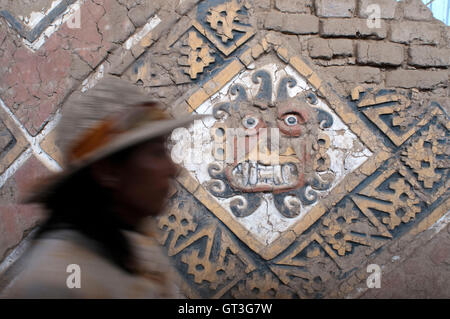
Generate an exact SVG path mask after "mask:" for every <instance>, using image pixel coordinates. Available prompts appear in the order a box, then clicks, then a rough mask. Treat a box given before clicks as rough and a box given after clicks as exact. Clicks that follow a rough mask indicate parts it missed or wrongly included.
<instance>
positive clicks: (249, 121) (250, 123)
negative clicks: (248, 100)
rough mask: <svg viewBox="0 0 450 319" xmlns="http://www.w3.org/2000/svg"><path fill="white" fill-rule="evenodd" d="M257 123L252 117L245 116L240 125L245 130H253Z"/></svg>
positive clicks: (257, 120) (256, 119)
mask: <svg viewBox="0 0 450 319" xmlns="http://www.w3.org/2000/svg"><path fill="white" fill-rule="evenodd" d="M258 123H259V119H258V118H256V117H254V116H246V117H244V119H243V120H242V125H244V127H245V128H247V129H252V128H255V127H256V126H257V125H258Z"/></svg>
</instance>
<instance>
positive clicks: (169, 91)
mask: <svg viewBox="0 0 450 319" xmlns="http://www.w3.org/2000/svg"><path fill="white" fill-rule="evenodd" d="M29 2H32V3H33V6H32V7H27V8H28V9H27V10H28V11H24V10H25V9H24V8H25V7H26V6H24V5H23V4H17V3H16V2H14V3H16V4H12V5H11V4H10V3H11V2H9V1H6V0H0V11H2V10H8V12H10V13H11V14H12V15H15V16H16V18H17V16H18V15H19V14H18V13H19V12H25V13H27V12H33V11H34V10H40V9H42V8H45V10H47V9H48V8H49V3H50V2H51V1H44V0H42V1H29ZM75 2H76V3H77V4H79V7H80V10H81V11H80V12H81V19H82V20H81V23H82V24H81V25H82V27H81V29H72V28H70V27H69V26H68V25H67V22H64V23H63V24H62V25H61V26H59V27H57V28H56V30H55V31H54V32H53V33H52V34H51V35H50V36H49V37H48V38H47V39H45V38H43V39H42V41H41V42H42V45H41V46H39V47H38V46H37V45H36V43H37V42H34V43H31V44H30V43H27V42H26V41H24V35H23V34H22V35H21V34H20V32H18V31H17V30H15V29H14V28H13V27H12V26H11V23H10V22H7V19H6V18H5V17H1V16H0V98H1V102H0V103H1V104H2V105H1V106H2V107H0V260H2V259H3V258H4V257H5V256H7V255H8V253H10V252H11V251H12V249H14V247H16V246H17V245H18V244H19V243H20V241H21V240H22V239H23V238H24V236H26V234H27V233H28V232H29V231H30V230H31V229H33V228H34V227H36V225H37V224H38V223H39V221H40V220H41V218H42V217H41V216H42V214H43V212H41V211H40V210H39V208H37V207H31V206H25V205H20V204H17V202H18V200H19V199H20V197H21V196H22V195H23V193H24V191H25V190H26V188H27V187H28V186H29V185H30V183H32V182H33V181H35V180H36V179H37V178H38V177H40V176H45V175H47V174H50V173H52V172H55V171H58V170H59V169H60V165H61V164H62V158H61V154H60V151H59V149H58V147H57V146H56V145H55V142H54V136H53V135H54V132H53V131H52V125H53V124H52V123H54V122H55V121H57V119H58V116H59V110H60V109H61V108H62V107H63V105H64V102H65V101H66V100H67V98H68V97H69V96H70V94H72V92H74V91H75V90H80V89H86V88H88V87H89V86H90V85H93V84H95V82H96V81H97V80H98V79H101V77H102V75H103V74H104V73H108V72H109V73H112V74H116V75H123V76H124V77H127V78H130V79H132V80H136V82H137V83H138V84H139V85H142V86H144V87H145V90H146V91H147V93H148V95H149V96H150V97H155V98H158V99H160V100H161V101H163V102H164V103H165V104H166V105H167V106H168V110H169V111H170V112H171V113H172V114H176V113H182V112H187V110H188V109H189V108H190V106H189V105H188V103H187V102H188V101H183V102H182V103H181V102H180V99H182V98H183V97H185V96H187V95H188V93H187V92H193V90H194V91H195V89H196V88H197V87H198V83H196V82H195V81H192V79H190V78H189V77H188V76H187V75H186V74H183V72H179V69H180V65H179V64H178V58H179V55H177V52H175V53H174V52H173V51H171V50H170V49H169V48H170V47H171V45H172V44H173V43H174V42H175V40H177V36H178V34H179V33H182V32H183V30H185V29H186V25H188V23H189V21H190V20H191V19H193V18H195V15H196V11H195V6H196V5H198V4H201V3H202V1H199V0H165V1H162V0H157V1H150V2H147V1H141V0H84V1H75ZM75 2H74V3H75ZM250 3H251V8H252V9H251V13H252V17H251V23H252V25H253V26H254V27H255V28H256V29H257V30H258V39H259V38H263V36H266V38H267V39H269V40H270V41H271V43H270V44H273V45H275V46H277V45H282V46H283V47H287V48H288V49H289V54H291V53H293V54H295V55H299V56H301V57H302V58H304V59H305V60H306V61H307V62H308V63H309V64H310V66H311V68H312V69H313V70H314V71H315V72H317V74H318V76H319V77H320V78H322V79H327V82H329V83H330V85H331V86H332V87H333V89H334V90H336V92H338V93H339V94H340V95H341V96H349V95H350V94H351V92H352V90H353V89H354V88H355V87H356V86H361V87H363V88H364V89H369V88H370V89H373V90H380V89H395V90H398V92H409V91H408V90H409V89H417V94H418V99H419V100H428V99H433V100H435V101H438V102H439V103H440V104H441V105H442V107H443V108H445V109H446V110H447V112H448V111H449V110H450V105H449V99H448V96H449V86H448V80H449V65H450V28H449V27H448V26H445V25H444V24H443V23H442V22H440V21H438V20H435V19H433V17H432V15H431V12H430V11H429V10H428V9H426V8H424V6H423V5H422V4H421V2H420V1H418V0H417V1H416V0H406V1H403V2H396V1H394V0H340V1H336V0H333V1H331V0H253V1H250ZM373 3H378V4H380V6H381V18H382V19H381V25H380V27H379V28H369V27H368V25H367V16H368V15H367V12H366V8H367V6H368V5H370V4H373ZM21 6H23V7H21ZM45 10H44V11H45ZM25 13H24V15H26V14H25ZM155 15H156V16H157V17H158V20H160V22H159V23H158V24H157V26H156V27H153V29H152V30H151V31H150V33H146V34H145V36H144V37H139V41H138V40H136V36H137V35H139V32H141V31H142V30H143V26H144V25H146V24H147V23H148V22H149V21H150V19H152V18H154V17H155ZM22 23H23V21H22ZM144 31H145V30H144ZM133 38H134V40H133ZM141 38H142V39H141ZM129 41H131V42H129ZM249 43H250V44H249V46H252V45H253V44H255V43H256V36H255V38H254V39H251V40H250V42H249ZM261 51H262V49H261ZM252 53H253V54H254V56H258V54H257V52H252ZM146 55H147V56H151V57H152V58H151V59H150V60H151V61H150V62H145V63H147V64H148V68H147V69H145V68H140V67H136V70H141V71H142V70H144V71H142V72H143V73H142V76H141V75H140V74H138V75H136V74H135V72H134V67H135V66H136V63H135V62H136V61H139V58H142V57H145V56H146ZM242 62H243V63H244V61H242ZM138 64H139V63H138ZM244 64H245V63H244ZM141 71H139V72H141ZM145 72H147V73H145ZM144 73H145V74H144ZM175 102H176V103H175ZM52 132H53V133H52ZM447 229H448V228H447ZM442 232H443V233H440V234H439V235H437V236H436V237H434V239H432V240H431V239H429V240H431V241H426V242H425V243H424V244H423V248H421V249H417V250H416V251H414V253H413V252H411V254H412V256H413V257H411V258H412V259H408V257H407V256H405V258H406V259H407V260H411V261H405V262H404V263H402V265H401V267H400V268H399V270H394V271H393V272H392V273H391V275H389V276H390V277H389V282H390V283H391V284H390V287H391V288H389V289H388V290H384V292H383V293H381V292H372V291H369V292H367V293H365V294H364V295H363V297H385V296H401V295H402V294H401V293H400V291H403V293H404V291H407V290H402V288H400V287H402V285H409V284H408V282H410V279H411V278H409V279H401V280H404V282H403V283H401V282H399V281H395V280H397V279H395V278H398V276H397V274H398V273H399V272H401V271H403V270H402V269H403V268H405V269H406V268H408V267H409V268H408V269H411V268H414V267H412V266H411V265H416V264H421V263H422V262H424V261H425V260H426V259H427V258H428V257H427V256H429V255H427V254H429V253H428V252H427V251H428V250H427V249H431V250H432V251H435V252H434V253H432V254H433V256H432V257H431V259H432V263H433V264H432V265H431V264H430V267H437V268H435V269H436V271H435V272H434V274H435V275H433V276H434V277H433V278H434V279H433V280H436V281H439V280H441V279H440V277H439V276H438V275H437V274H438V273H439V269H441V268H439V267H446V266H445V265H448V258H447V257H446V256H447V255H448V252H447V251H446V250H445V249H443V248H439V247H443V246H445V245H444V244H442V243H448V240H449V237H448V234H445V231H442ZM408 240H409V241H407V243H406V244H405V245H406V246H408V245H411V247H412V246H414V245H413V244H410V243H414V242H415V241H416V238H415V237H413V238H409V239H408ZM438 243H440V244H438ZM439 249H441V250H439ZM389 258H390V257H386V260H389ZM402 258H403V257H402ZM396 271H397V272H396ZM424 271H425V269H424ZM447 274H448V272H447ZM411 276H413V277H414V275H411ZM418 276H419V275H418ZM354 278H355V277H352V278H350V279H348V281H349V282H350V283H349V284H348V285H347V282H344V283H342V282H339V283H334V284H333V285H335V287H334V288H333V287H331V288H330V290H329V291H333V290H334V292H335V293H334V294H331V296H338V297H343V296H345V295H348V294H350V293H351V292H352V289H353V288H354V287H355V283H354V282H352V280H353V281H355V280H356V279H354ZM362 278H363V276H361V278H359V281H361V280H362ZM414 278H415V277H414ZM445 278H446V279H445V280H447V279H448V276H447V277H445ZM398 280H400V279H398ZM338 284H339V285H338ZM418 285H419V284H418V283H417V282H416V287H415V288H414V287H413V288H412V289H413V290H415V291H416V290H417V289H416V288H417V286H418ZM439 287H441V288H439V292H436V293H435V294H433V293H431V291H432V290H433V286H430V288H429V289H428V288H427V289H428V290H423V291H422V292H420V293H419V292H417V294H416V295H417V296H444V297H448V296H450V295H449V294H448V293H449V292H448V289H447V290H446V289H445V287H443V286H439ZM329 291H328V293H329ZM424 291H430V292H429V293H427V292H424ZM354 292H355V291H353V293H354ZM356 295H357V294H356ZM402 296H404V295H402Z"/></svg>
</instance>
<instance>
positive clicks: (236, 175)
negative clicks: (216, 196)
mask: <svg viewBox="0 0 450 319" xmlns="http://www.w3.org/2000/svg"><path fill="white" fill-rule="evenodd" d="M226 174H227V177H228V180H229V182H230V184H231V186H233V187H234V188H236V189H239V190H241V191H243V192H263V191H275V192H277V191H284V190H289V189H293V188H297V187H299V186H300V185H301V184H302V182H303V173H302V172H301V170H300V167H299V164H298V163H293V162H289V163H280V164H279V165H264V164H261V163H258V162H254V161H245V162H242V163H239V164H237V165H236V166H234V167H233V166H229V167H228V168H227V171H226Z"/></svg>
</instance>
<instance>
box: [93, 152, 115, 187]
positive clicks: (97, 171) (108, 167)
mask: <svg viewBox="0 0 450 319" xmlns="http://www.w3.org/2000/svg"><path fill="white" fill-rule="evenodd" d="M90 170H91V174H92V177H93V178H94V180H95V181H96V182H97V183H98V184H99V185H100V186H102V187H105V188H109V189H116V188H117V187H119V181H120V180H119V174H118V169H117V167H116V165H114V164H113V163H111V162H110V161H108V160H107V159H105V160H101V161H98V162H95V163H93V164H92V165H91V167H90Z"/></svg>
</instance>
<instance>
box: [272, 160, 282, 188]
mask: <svg viewBox="0 0 450 319" xmlns="http://www.w3.org/2000/svg"><path fill="white" fill-rule="evenodd" d="M273 183H274V184H275V185H281V184H283V176H282V175H281V166H280V165H275V166H274V167H273Z"/></svg>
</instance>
